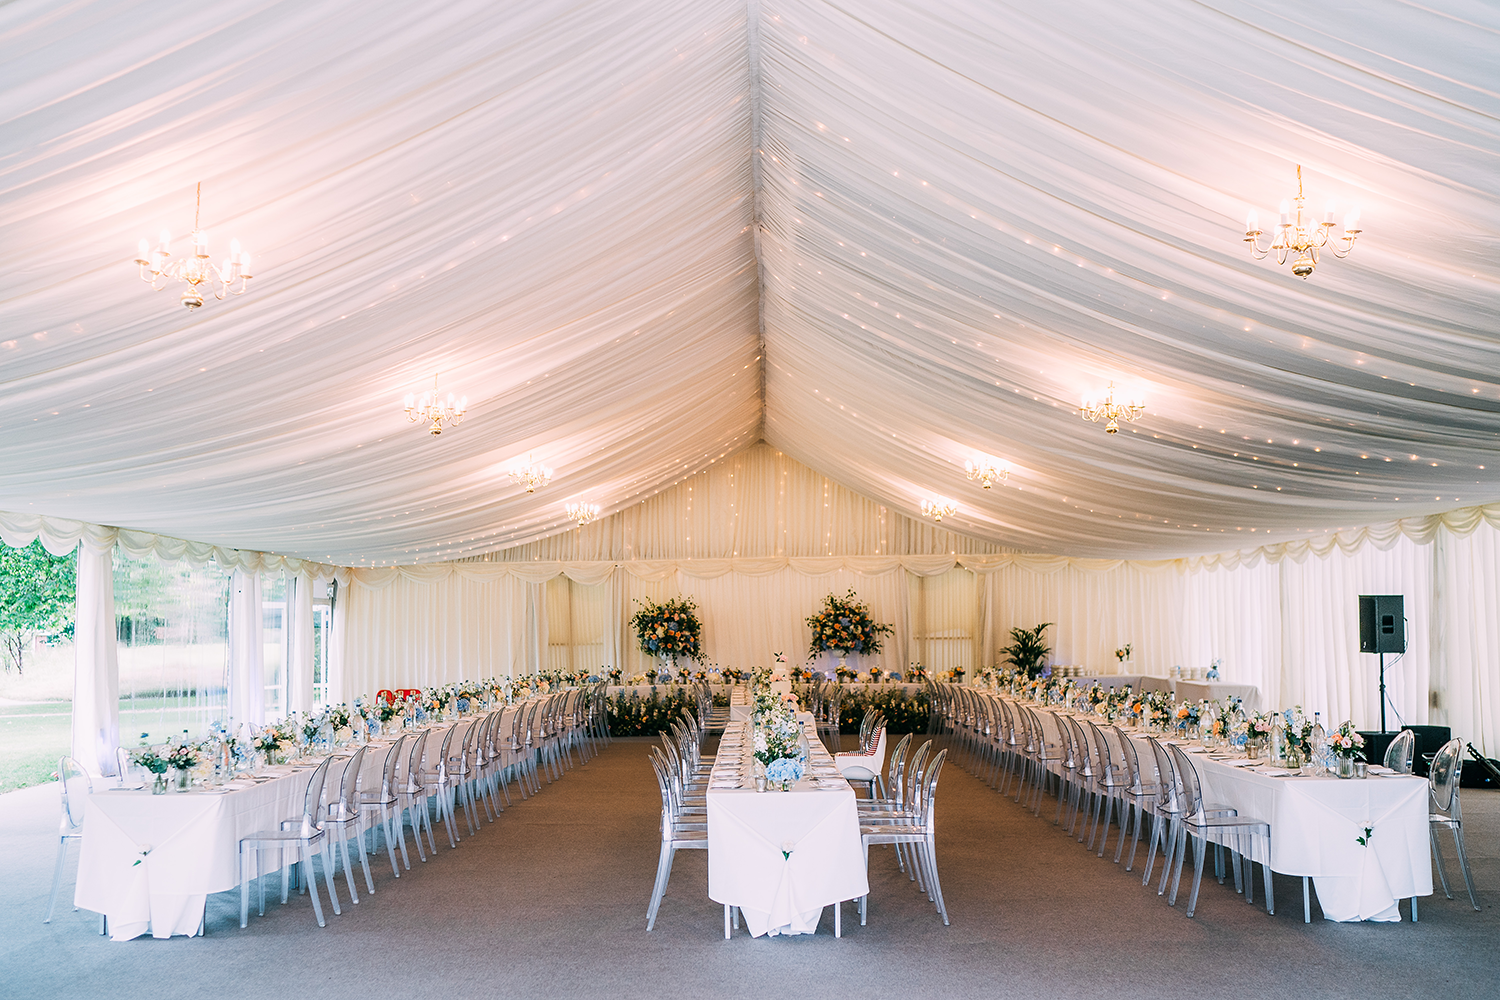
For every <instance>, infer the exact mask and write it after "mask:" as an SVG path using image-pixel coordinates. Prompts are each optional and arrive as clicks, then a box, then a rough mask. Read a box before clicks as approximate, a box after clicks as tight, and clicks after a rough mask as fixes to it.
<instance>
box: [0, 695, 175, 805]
mask: <svg viewBox="0 0 1500 1000" xmlns="http://www.w3.org/2000/svg"><path fill="white" fill-rule="evenodd" d="M134 705H135V707H134V708H132V709H125V708H123V707H122V709H121V711H120V745H121V746H124V747H127V748H128V747H134V746H136V745H137V744H139V743H140V742H141V739H140V738H141V734H142V733H147V734H149V735H148V737H147V739H148V741H149V742H152V743H161V742H163V741H165V740H166V739H167V737H169V736H180V735H181V734H182V731H183V730H184V729H188V730H190V731H191V732H192V733H193V734H195V735H196V734H198V732H199V730H201V729H202V728H203V724H202V721H201V718H200V715H199V713H198V712H197V711H194V710H191V709H186V710H184V709H175V708H166V707H165V705H164V703H163V702H162V701H161V700H159V699H143V698H138V699H136V700H135V701H134ZM72 739H73V705H72V703H71V702H67V701H44V702H33V703H29V704H0V793H4V792H9V791H12V790H14V789H17V788H26V787H28V786H31V785H36V784H40V783H42V782H47V781H52V780H53V778H54V776H55V775H56V774H57V759H58V758H59V757H61V756H62V755H63V754H65V753H68V752H69V748H70V747H71V746H72Z"/></svg>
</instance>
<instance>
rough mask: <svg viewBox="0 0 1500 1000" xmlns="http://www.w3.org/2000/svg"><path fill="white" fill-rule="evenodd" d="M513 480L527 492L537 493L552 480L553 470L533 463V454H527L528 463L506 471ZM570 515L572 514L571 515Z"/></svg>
mask: <svg viewBox="0 0 1500 1000" xmlns="http://www.w3.org/2000/svg"><path fill="white" fill-rule="evenodd" d="M506 475H508V476H510V478H511V481H512V482H515V483H520V484H521V485H522V486H524V487H525V488H526V492H527V493H535V492H536V491H537V490H539V489H541V488H542V487H543V486H546V485H547V484H548V483H550V482H552V470H551V469H549V468H546V467H545V466H541V465H533V464H532V463H531V456H530V455H527V456H526V464H525V465H521V466H517V467H516V468H514V469H511V470H510V472H508V473H506ZM569 516H570V517H571V516H572V515H569Z"/></svg>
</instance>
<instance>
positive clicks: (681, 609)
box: [630, 597, 703, 683]
mask: <svg viewBox="0 0 1500 1000" xmlns="http://www.w3.org/2000/svg"><path fill="white" fill-rule="evenodd" d="M640 605H641V610H639V611H637V612H636V613H635V614H633V615H631V616H630V627H631V628H633V629H635V632H636V640H637V641H638V642H639V643H640V647H641V652H643V653H645V654H646V655H648V656H655V657H660V658H661V661H662V666H663V667H665V668H666V675H667V678H666V679H667V680H670V679H671V672H672V667H673V665H674V664H675V662H676V659H677V657H679V656H681V657H683V658H685V659H689V660H696V659H699V658H700V657H702V655H703V625H702V623H701V622H699V621H698V605H696V604H694V603H693V600H692V598H690V597H677V598H673V599H672V600H669V601H663V602H662V603H661V604H657V603H656V602H655V601H652V600H651V599H649V598H648V599H646V600H644V601H641V602H640ZM653 670H654V668H653ZM651 672H652V671H647V673H648V675H649V674H650V673H651ZM654 680H655V679H654V678H653V683H654Z"/></svg>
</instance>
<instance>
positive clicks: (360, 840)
mask: <svg viewBox="0 0 1500 1000" xmlns="http://www.w3.org/2000/svg"><path fill="white" fill-rule="evenodd" d="M354 842H355V843H356V844H358V845H359V866H360V867H361V868H363V869H364V870H365V888H366V889H369V890H370V895H372V896H373V895H375V880H374V879H373V878H371V877H370V855H369V853H368V852H367V851H366V850H365V835H364V831H363V830H360V829H359V826H358V824H356V825H355V828H354ZM395 861H396V859H395V858H394V857H393V858H391V865H392V867H395Z"/></svg>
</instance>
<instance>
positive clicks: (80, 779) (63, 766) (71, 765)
mask: <svg viewBox="0 0 1500 1000" xmlns="http://www.w3.org/2000/svg"><path fill="white" fill-rule="evenodd" d="M57 780H58V790H59V791H60V792H61V793H62V825H61V826H60V827H59V830H58V832H59V833H60V834H61V835H62V836H64V837H70V836H76V835H77V834H78V832H79V831H80V830H81V829H82V828H83V813H84V809H85V808H86V804H87V802H88V797H89V794H90V793H91V792H93V790H94V783H93V781H92V779H90V778H89V773H88V772H87V771H85V770H84V769H83V765H82V764H80V763H78V761H77V760H75V759H74V758H72V757H66V756H65V757H61V758H59V759H58V761H57Z"/></svg>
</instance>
